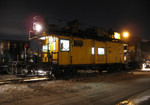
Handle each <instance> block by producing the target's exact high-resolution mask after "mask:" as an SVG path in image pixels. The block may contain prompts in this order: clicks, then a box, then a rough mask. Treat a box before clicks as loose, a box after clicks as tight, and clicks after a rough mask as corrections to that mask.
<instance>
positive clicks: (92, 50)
mask: <svg viewBox="0 0 150 105" xmlns="http://www.w3.org/2000/svg"><path fill="white" fill-rule="evenodd" d="M92 55H94V47H92Z"/></svg>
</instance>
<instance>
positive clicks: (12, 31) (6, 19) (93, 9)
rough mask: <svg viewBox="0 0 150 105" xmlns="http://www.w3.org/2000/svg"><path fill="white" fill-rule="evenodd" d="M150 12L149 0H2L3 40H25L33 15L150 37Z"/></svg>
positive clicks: (0, 33) (1, 25) (0, 36)
mask: <svg viewBox="0 0 150 105" xmlns="http://www.w3.org/2000/svg"><path fill="white" fill-rule="evenodd" d="M149 11H150V6H149V2H148V1H147V0H135V1H134V0H129V1H128V0H1V1H0V39H10V40H11V39H17V40H18V39H19V40H26V39H27V35H28V33H27V31H28V29H29V27H30V26H31V24H32V16H34V15H39V16H41V17H47V16H49V17H55V18H59V19H64V20H68V21H71V20H74V19H78V20H79V22H80V23H84V24H89V25H93V26H98V27H103V28H104V29H105V30H108V29H109V28H113V30H115V31H118V32H123V31H128V32H129V33H130V35H136V36H141V37H143V38H146V39H150V29H149V25H150V20H149V19H150V15H149V14H150V12H149Z"/></svg>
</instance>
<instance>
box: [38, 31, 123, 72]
mask: <svg viewBox="0 0 150 105" xmlns="http://www.w3.org/2000/svg"><path fill="white" fill-rule="evenodd" d="M39 40H41V41H42V62H49V64H51V65H53V66H55V68H58V69H59V70H62V69H64V70H71V69H76V70H78V69H97V70H99V71H102V70H103V69H108V70H110V69H109V68H111V70H113V69H118V68H121V67H122V66H123V63H124V45H123V43H122V42H121V41H120V40H116V39H112V38H105V37H99V36H95V37H93V38H91V37H79V36H75V35H60V34H59V35H57V34H56V35H45V36H41V37H39ZM70 68H71V69H70Z"/></svg>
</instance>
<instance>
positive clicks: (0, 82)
mask: <svg viewBox="0 0 150 105" xmlns="http://www.w3.org/2000/svg"><path fill="white" fill-rule="evenodd" d="M48 80H50V78H47V77H25V78H22V79H20V78H19V79H9V80H0V85H4V84H13V83H27V82H37V81H48Z"/></svg>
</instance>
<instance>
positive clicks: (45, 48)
mask: <svg viewBox="0 0 150 105" xmlns="http://www.w3.org/2000/svg"><path fill="white" fill-rule="evenodd" d="M50 49H51V45H50V44H49V49H48V45H43V47H42V51H43V52H47V50H50Z"/></svg>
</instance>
